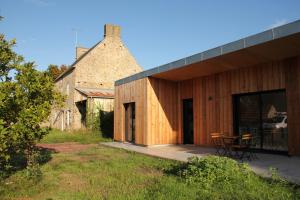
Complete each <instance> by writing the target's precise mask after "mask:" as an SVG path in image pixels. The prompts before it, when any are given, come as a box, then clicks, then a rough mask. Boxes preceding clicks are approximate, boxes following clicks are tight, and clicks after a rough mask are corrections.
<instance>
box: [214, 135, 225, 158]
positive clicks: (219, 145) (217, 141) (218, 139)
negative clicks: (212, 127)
mask: <svg viewBox="0 0 300 200" xmlns="http://www.w3.org/2000/svg"><path fill="white" fill-rule="evenodd" d="M223 135H224V134H222V133H211V134H210V138H211V143H212V144H213V145H214V147H215V148H216V154H218V155H219V156H224V155H225V154H226V151H225V148H224V144H223V139H222V137H223Z"/></svg>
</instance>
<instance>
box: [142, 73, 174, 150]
mask: <svg viewBox="0 0 300 200" xmlns="http://www.w3.org/2000/svg"><path fill="white" fill-rule="evenodd" d="M147 96H148V104H147V106H148V109H147V111H148V113H147V116H148V117H147V123H148V125H149V127H148V134H149V135H150V136H149V140H148V142H147V145H154V144H176V143H177V137H178V110H177V108H178V84H177V83H176V82H171V81H166V80H161V79H156V78H149V86H148V90H147Z"/></svg>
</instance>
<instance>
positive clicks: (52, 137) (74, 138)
mask: <svg viewBox="0 0 300 200" xmlns="http://www.w3.org/2000/svg"><path fill="white" fill-rule="evenodd" d="M107 141H111V139H110V138H104V137H102V135H101V133H99V132H97V131H85V130H78V131H73V132H62V131H60V130H57V129H53V130H52V131H51V132H50V133H49V134H48V135H46V136H45V137H44V138H43V139H42V140H41V143H46V144H51V143H62V142H79V143H81V144H92V143H99V142H107Z"/></svg>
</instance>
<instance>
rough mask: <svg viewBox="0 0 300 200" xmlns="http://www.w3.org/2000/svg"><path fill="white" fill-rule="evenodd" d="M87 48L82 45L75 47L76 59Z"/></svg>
mask: <svg viewBox="0 0 300 200" xmlns="http://www.w3.org/2000/svg"><path fill="white" fill-rule="evenodd" d="M88 50H89V49H88V48H84V47H76V60H77V59H78V58H79V57H80V56H82V55H83V54H84V53H85V52H87V51H88Z"/></svg>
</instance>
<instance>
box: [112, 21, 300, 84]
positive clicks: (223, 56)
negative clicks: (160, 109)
mask: <svg viewBox="0 0 300 200" xmlns="http://www.w3.org/2000/svg"><path fill="white" fill-rule="evenodd" d="M299 54H300V20H297V21H294V22H292V23H288V24H285V25H282V26H279V27H276V28H272V29H269V30H266V31H263V32H261V33H258V34H255V35H251V36H248V37H245V38H243V39H239V40H236V41H233V42H230V43H227V44H225V45H221V46H218V47H216V48H212V49H209V50H207V51H203V52H201V53H197V54H194V55H192V56H188V57H185V58H182V59H179V60H177V61H174V62H170V63H168V64H165V65H161V66H158V67H155V68H152V69H148V70H145V71H142V72H139V73H137V74H134V75H132V76H128V77H126V78H123V79H120V80H117V81H116V82H115V85H116V86H118V85H122V84H125V83H128V82H132V81H134V80H138V79H142V78H145V77H150V76H151V77H157V78H162V79H167V80H173V81H178V80H186V79H191V78H194V77H199V76H205V75H209V74H213V73H219V72H222V71H227V70H232V69H236V68H239V67H244V66H249V65H255V64H258V63H262V62H267V61H272V60H278V59H283V58H287V57H291V56H296V55H299Z"/></svg>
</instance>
